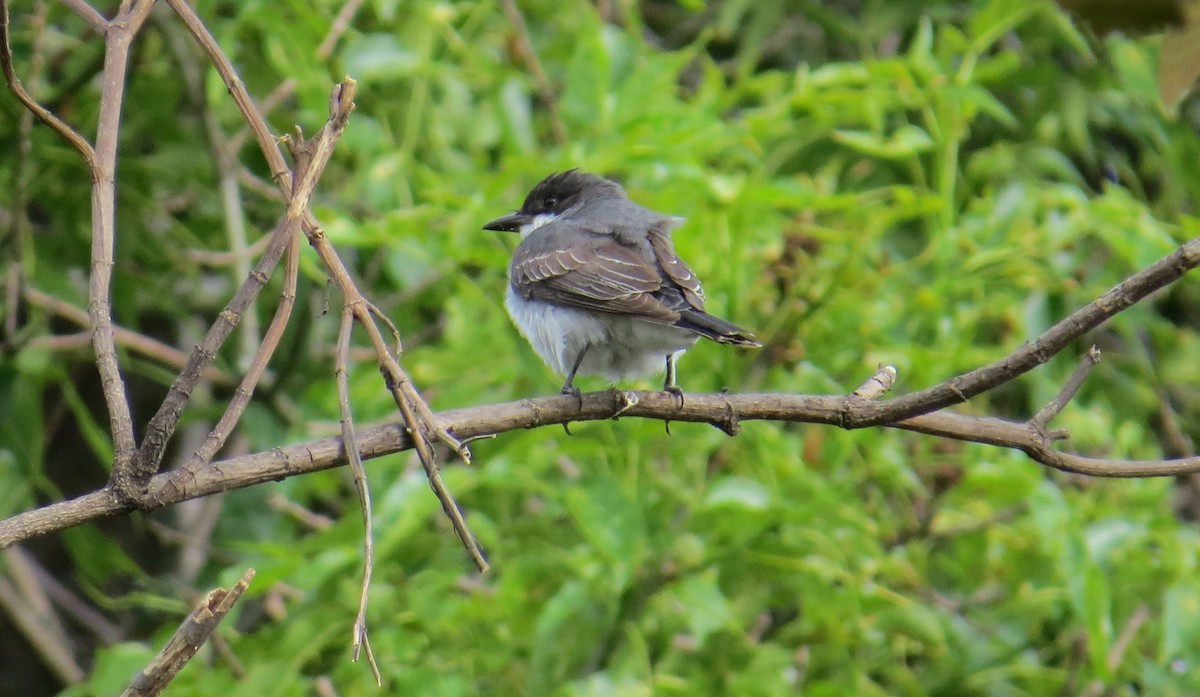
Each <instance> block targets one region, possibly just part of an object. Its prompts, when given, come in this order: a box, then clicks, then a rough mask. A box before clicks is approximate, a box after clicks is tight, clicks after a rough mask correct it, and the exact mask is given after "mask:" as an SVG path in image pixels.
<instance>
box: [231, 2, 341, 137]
mask: <svg viewBox="0 0 1200 697" xmlns="http://www.w3.org/2000/svg"><path fill="white" fill-rule="evenodd" d="M361 6H362V0H347V2H346V3H345V4H344V5H342V9H340V10H338V13H337V16H335V17H334V18H333V22H332V23H331V24H330V25H329V32H328V33H327V34H325V38H324V39H322V40H321V43H320V45H319V46H317V51H316V56H317V60H319V61H322V62H323V61H325V60H327V59H328V58H329V56H330V55H332V54H333V49H334V47H336V46H337V42H338V41H339V40H340V39H341V38H342V35H343V34H345V33H346V30H347V29H349V28H350V22H351V21H353V20H354V15H355V14H357V13H358V8H359V7H361ZM298 84H299V83H298V82H297V81H296V79H295V78H287V79H286V80H284V81H283V82H281V83H279V86H278V87H276V88H275V89H273V90H271V93H270V94H268V95H267V96H266V98H265V99H263V100H262V105H261V106H260V107H259V110H260V111H261V112H262V113H263V114H269V113H271V112H272V111H274V110H275V107H277V106H279V105H280V104H282V103H283V101H284V100H285V99H287V98H288V97H290V96H292V94H293V93H295V91H296V86H297V85H298ZM246 135H247V131H246V130H245V129H243V130H241V131H238V132H237V133H235V134H234V135H233V137H232V138H230V139H229V142H230V143H231V146H232V147H231V149H232V151H233V152H237V151H238V150H239V149H240V148H241V146H242V144H243V143H245V141H246Z"/></svg>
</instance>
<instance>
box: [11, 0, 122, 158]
mask: <svg viewBox="0 0 1200 697" xmlns="http://www.w3.org/2000/svg"><path fill="white" fill-rule="evenodd" d="M9 26H10V25H9V20H8V2H7V0H0V69H2V70H3V72H4V82H5V84H7V85H8V89H9V90H11V91H12V93H13V95H15V96H16V98H17V99H18V100H20V102H21V103H22V104H24V105H25V108H26V109H28V110H30V111H32V112H33V113H34V115H36V116H37V117H38V118H39V119H41V120H42V123H44V124H46V125H47V126H49V127H50V128H53V129H54V130H55V131H57V132H58V134H59V135H60V136H62V137H63V138H65V139H66V141H67V142H68V143H70V144H71V145H72V146H73V147H74V148H75V149H76V150H78V151H79V154H80V155H82V156H83V161H84V162H85V163H86V164H87V167H88V170H90V171H91V172H92V173H93V174H94V173H95V171H96V151H95V150H94V149H93V148H92V144H91V143H89V142H88V141H87V139H86V138H84V137H83V136H82V135H80V134H79V132H78V131H76V130H75V129H74V128H72V127H71V126H70V125H69V124H67V122H66V121H63V120H62V119H60V118H58V117H57V116H55V115H54V114H52V113H51V112H50V110H49V109H46V108H45V107H43V106H42V105H41V104H38V103H37V100H35V99H34V98H33V95H31V94H29V92H27V91H26V90H25V86H24V85H22V84H21V80H20V78H18V77H17V74H16V71H15V70H14V69H13V62H12V48H11V46H10V45H9ZM105 26H106V28H107V24H106V25H105Z"/></svg>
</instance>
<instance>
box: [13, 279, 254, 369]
mask: <svg viewBox="0 0 1200 697" xmlns="http://www.w3.org/2000/svg"><path fill="white" fill-rule="evenodd" d="M23 295H24V297H25V300H26V302H28V303H29V304H30V305H33V306H34V307H40V308H42V309H43V310H46V311H47V312H50V313H52V314H54V315H56V316H58V317H62V318H63V319H65V320H67V321H69V322H73V323H75V324H77V325H79V326H80V327H83V328H85V329H90V328H91V326H92V321H91V318H90V317H88V313H86V312H84V311H83V310H81V309H79V308H77V307H75V306H74V305H72V304H71V303H69V302H67V301H65V300H60V299H58V298H56V297H54V296H53V295H50V294H49V293H43V292H42V291H40V290H37V289H36V288H30V287H27V288H25V292H24V293H23ZM82 336H84V337H85V338H84V341H83V343H84V344H90V343H91V332H87V333H85V334H84V335H82ZM55 338H59V337H42V338H41V341H42V342H44V343H43V345H46V346H49V347H53V346H54V344H53V343H52V342H50V341H49V340H50V339H55ZM113 338H114V339H115V340H116V342H117V345H118V346H121V347H124V348H127V349H129V350H130V351H134V352H136V353H140V354H141V355H143V356H146V357H147V358H152V359H154V360H156V361H159V362H160V363H163V364H164V365H168V366H171V367H172V368H175V369H180V368H183V367H184V365H186V364H187V358H188V356H187V354H186V353H184V352H183V351H180V350H179V349H177V348H175V347H174V346H170V345H168V344H164V343H163V342H161V341H159V340H158V339H152V338H150V337H148V336H145V335H143V334H138V333H137V332H135V331H132V330H130V329H126V328H124V327H121V326H118V325H115V324H114V325H113ZM203 375H204V378H205V379H206V380H211V381H212V382H213V384H216V385H220V386H222V387H233V386H234V385H236V384H237V378H236V377H234V376H233V375H230V374H229V373H226V372H225V371H223V370H219V369H217V368H214V367H212V366H209V367H208V368H206V369H205V370H204V373H203Z"/></svg>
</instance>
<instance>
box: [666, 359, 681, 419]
mask: <svg viewBox="0 0 1200 697" xmlns="http://www.w3.org/2000/svg"><path fill="white" fill-rule="evenodd" d="M678 358H679V354H678V353H669V354H667V379H666V380H665V381H664V382H663V392H670V393H671V394H673V395H675V396H676V397H678V398H679V408H680V409H682V408H683V388H682V387H680V386H679V385H676V384H675V361H676V360H678Z"/></svg>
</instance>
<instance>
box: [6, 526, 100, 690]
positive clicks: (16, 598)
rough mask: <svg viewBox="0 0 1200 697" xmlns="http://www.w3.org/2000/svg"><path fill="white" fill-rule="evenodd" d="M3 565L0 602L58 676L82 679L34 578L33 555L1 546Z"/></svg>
mask: <svg viewBox="0 0 1200 697" xmlns="http://www.w3.org/2000/svg"><path fill="white" fill-rule="evenodd" d="M3 567H4V568H5V569H6V570H7V572H8V574H7V576H8V578H5V577H2V576H0V584H3V587H2V588H0V606H2V607H3V608H4V609H5V610H6V611H7V612H8V614H9V616H10V617H12V618H13V620H14V624H16V625H17V627H19V628H20V631H21V634H22V635H23V636H24V637H25V638H26V639H27V640H28V641H29V644H30V645H31V646H33V647H34V649H35V650H36V651H37V653H38V655H40V656H41V657H42V659H43V660H44V661H45V662H46V665H47V666H48V667H49V668H50V669H51V670H52V671H53V672H54V673H55V675H56V676H57V677H58V678H59V679H60V680H62V681H63V682H65V683H67V684H74V683H77V682H79V681H80V680H82V679H83V676H84V672H83V669H82V668H81V667H80V666H79V664H78V663H77V662H76V661H75V658H74V656H73V655H72V651H71V646H70V642H69V641H68V639H67V632H66V630H65V629H64V628H63V625H62V622H61V621H60V620H59V618H58V615H57V614H55V612H54V608H53V606H52V605H51V603H50V598H49V597H48V596H47V595H46V590H45V588H44V587H43V586H42V584H41V583H40V582H39V580H38V575H37V569H36V565H35V564H34V563H33V559H32V558H31V557H30V556H29V555H27V554H26V553H25V552H24V551H23V550H22V549H21V548H19V547H11V548H8V549H6V550H4V564H3ZM9 579H11V580H12V584H13V585H9Z"/></svg>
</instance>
